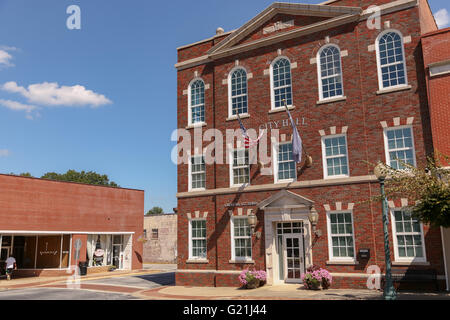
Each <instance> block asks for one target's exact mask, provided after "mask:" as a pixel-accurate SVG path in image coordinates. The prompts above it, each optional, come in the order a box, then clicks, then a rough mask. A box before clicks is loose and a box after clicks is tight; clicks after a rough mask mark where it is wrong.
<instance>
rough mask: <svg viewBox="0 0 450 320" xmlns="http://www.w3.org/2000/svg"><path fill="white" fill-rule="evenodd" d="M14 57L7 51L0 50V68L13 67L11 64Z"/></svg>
mask: <svg viewBox="0 0 450 320" xmlns="http://www.w3.org/2000/svg"><path fill="white" fill-rule="evenodd" d="M11 60H12V55H10V54H9V53H8V52H7V51H6V50H2V49H0V66H6V67H12V66H13V64H12V62H11Z"/></svg>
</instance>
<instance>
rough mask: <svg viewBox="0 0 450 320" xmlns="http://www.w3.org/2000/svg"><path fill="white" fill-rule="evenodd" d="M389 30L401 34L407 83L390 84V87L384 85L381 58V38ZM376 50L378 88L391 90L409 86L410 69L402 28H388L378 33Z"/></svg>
mask: <svg viewBox="0 0 450 320" xmlns="http://www.w3.org/2000/svg"><path fill="white" fill-rule="evenodd" d="M389 32H395V33H397V34H398V35H399V36H400V41H401V43H402V55H403V69H404V70H405V83H404V84H398V85H395V86H389V87H383V79H382V78H383V77H382V75H381V60H380V47H379V45H380V38H381V37H382V36H384V35H385V34H386V33H389ZM375 52H376V59H377V72H378V90H380V91H383V90H391V89H396V88H403V87H407V86H408V70H407V68H406V58H405V43H404V41H403V34H402V33H401V32H400V30H397V29H387V30H384V31H382V32H380V34H378V36H377V38H376V40H375Z"/></svg>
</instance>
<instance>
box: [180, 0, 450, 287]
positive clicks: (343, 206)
mask: <svg viewBox="0 0 450 320" xmlns="http://www.w3.org/2000/svg"><path fill="white" fill-rule="evenodd" d="M375 4H376V5H378V6H379V8H380V14H381V20H380V21H379V23H378V25H377V21H376V20H374V19H373V18H372V16H373V11H370V10H369V9H368V7H369V6H370V5H375ZM199 27H201V26H200V25H199ZM436 29H437V27H436V24H435V22H434V19H433V17H432V13H431V11H430V8H429V6H428V3H427V2H426V1H423V0H419V1H417V0H398V1H388V0H378V1H373V0H371V1H370V0H366V1H364V0H337V1H327V2H324V3H322V4H319V5H305V4H292V3H291V4H288V3H274V4H272V5H271V6H269V7H268V8H267V9H265V10H264V11H262V12H261V13H259V14H258V15H257V16H256V17H254V18H253V19H251V20H250V21H248V22H247V23H245V24H244V25H243V26H242V27H240V28H238V29H236V30H234V31H230V32H223V30H222V29H221V28H219V29H217V33H216V35H215V36H213V37H211V38H209V39H205V40H202V41H199V42H197V43H194V44H190V45H186V46H183V47H180V48H178V63H177V64H176V68H177V70H178V74H177V81H178V88H177V97H178V113H177V117H178V128H179V129H186V130H188V131H189V132H191V133H192V134H194V131H195V132H196V134H197V135H202V134H203V135H204V134H205V133H206V132H207V130H208V129H212V128H215V129H218V130H219V131H220V132H222V133H224V134H225V132H226V130H227V129H238V128H239V122H238V120H237V115H236V114H237V113H239V114H240V117H241V118H242V121H243V123H244V125H245V127H246V128H247V129H249V128H254V129H267V130H266V131H267V132H268V134H269V135H270V134H272V133H271V132H272V131H271V129H279V137H278V138H276V137H274V136H273V135H272V138H276V139H275V140H274V141H272V140H270V141H272V143H271V145H270V147H269V150H268V151H269V154H270V157H271V161H270V163H265V164H264V168H271V174H262V169H260V168H259V166H258V165H255V164H249V161H248V159H249V157H248V154H247V151H246V150H245V149H243V145H242V144H239V142H237V141H233V142H232V144H231V145H229V146H228V145H227V142H226V141H225V138H224V139H223V142H221V140H217V139H216V140H215V143H216V145H221V146H222V145H223V148H224V150H227V151H226V153H227V154H228V155H229V156H230V159H232V160H233V161H230V162H229V163H224V164H218V163H214V164H208V163H205V154H204V153H205V148H206V147H207V146H208V145H209V144H211V139H209V141H208V140H207V139H204V140H205V141H204V142H203V143H202V145H201V146H194V145H192V147H191V150H189V151H190V152H189V157H190V158H189V161H187V163H182V164H179V165H178V193H177V198H178V270H177V274H176V282H177V284H178V285H204V286H238V285H239V282H238V274H239V273H240V271H241V270H243V269H244V268H248V267H250V268H256V269H262V270H265V271H266V272H267V276H268V279H267V282H268V284H279V283H285V282H300V275H301V274H302V273H304V272H305V269H306V268H307V267H308V266H309V265H311V264H316V265H319V266H321V267H324V268H326V269H328V270H330V271H331V272H332V275H333V279H334V280H333V281H334V284H333V286H334V287H341V288H342V287H366V281H367V268H368V267H369V266H371V265H377V266H379V267H380V269H381V272H384V269H385V266H384V261H385V259H384V244H383V228H382V217H381V205H380V204H379V203H369V202H367V200H368V199H369V198H370V197H372V196H374V195H378V194H379V192H380V191H379V190H380V186H379V183H378V180H377V179H376V177H375V176H374V175H373V166H372V165H370V164H369V163H376V162H377V161H379V160H381V161H386V162H387V163H389V164H390V165H391V166H394V167H395V166H397V167H401V164H400V163H398V161H397V160H396V159H398V158H400V159H402V160H404V161H407V162H409V163H411V164H415V165H417V164H420V163H422V162H424V161H425V159H426V156H427V155H429V154H431V153H432V151H433V141H432V135H431V124H430V116H429V108H428V103H427V91H426V84H425V76H424V73H425V70H424V65H423V58H422V53H421V47H420V40H421V36H422V35H423V34H425V33H427V32H430V31H433V30H436ZM283 99H285V100H286V101H287V104H288V107H289V109H290V111H291V114H292V116H293V118H294V121H295V122H296V124H297V128H298V131H299V133H300V135H301V138H302V140H303V146H304V150H305V151H307V154H309V155H310V156H311V157H312V159H313V163H312V166H310V167H307V168H306V167H305V166H303V164H304V160H303V163H302V164H298V165H296V164H295V163H294V162H293V160H292V143H291V138H292V137H291V134H292V129H291V127H290V125H289V123H288V121H287V114H286V111H285V108H284V107H283V105H282V100H283ZM305 158H306V157H305V155H304V156H303V159H305ZM407 205H408V201H407V199H401V200H400V199H399V200H398V201H397V200H396V201H392V200H390V201H389V212H390V214H389V216H390V222H391V223H390V228H389V232H390V248H391V255H392V261H393V262H392V264H393V266H394V267H396V268H404V269H406V268H424V269H435V270H436V271H437V273H438V278H439V279H440V280H441V282H443V280H444V279H445V270H444V269H445V267H444V260H443V253H442V252H443V251H442V241H441V240H442V239H441V231H440V230H439V229H433V228H429V227H428V226H426V225H422V224H420V223H419V222H418V221H415V220H414V219H412V218H411V217H410V215H409V214H408V211H407V210H405V208H406V207H407ZM313 211H317V212H318V215H319V219H318V223H317V226H316V230H314V228H313V227H312V226H311V222H310V221H309V215H310V213H311V212H313ZM252 214H256V217H257V221H258V222H257V224H256V227H255V230H254V232H252V230H250V227H249V224H248V219H247V215H252ZM394 222H395V223H394ZM317 230H320V232H316V231H317ZM361 249H363V250H364V249H369V257H367V258H365V257H363V255H361V254H360V250H361Z"/></svg>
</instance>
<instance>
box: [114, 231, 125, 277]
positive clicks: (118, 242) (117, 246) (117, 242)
mask: <svg viewBox="0 0 450 320" xmlns="http://www.w3.org/2000/svg"><path fill="white" fill-rule="evenodd" d="M122 239H123V238H122V235H113V245H112V256H113V261H112V263H113V265H114V266H115V267H116V268H117V269H122V261H121V260H122V259H121V258H122V255H121V253H122Z"/></svg>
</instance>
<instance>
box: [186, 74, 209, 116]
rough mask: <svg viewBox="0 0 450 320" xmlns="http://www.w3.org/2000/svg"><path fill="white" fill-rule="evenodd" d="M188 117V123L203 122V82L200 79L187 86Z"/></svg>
mask: <svg viewBox="0 0 450 320" xmlns="http://www.w3.org/2000/svg"><path fill="white" fill-rule="evenodd" d="M189 119H190V124H195V123H203V122H205V83H204V82H203V80H201V79H197V80H195V81H193V82H192V83H191V84H190V86H189Z"/></svg>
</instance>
